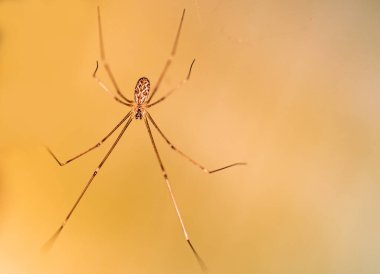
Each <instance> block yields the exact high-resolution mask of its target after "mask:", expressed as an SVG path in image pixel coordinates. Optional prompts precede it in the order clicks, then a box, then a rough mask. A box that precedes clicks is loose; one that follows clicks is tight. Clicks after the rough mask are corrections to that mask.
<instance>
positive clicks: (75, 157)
mask: <svg viewBox="0 0 380 274" xmlns="http://www.w3.org/2000/svg"><path fill="white" fill-rule="evenodd" d="M131 114H132V111H130V112H129V113H128V114H127V115H126V116H125V117H124V118H123V119H122V120H121V121H120V122H119V123H118V124H117V125H116V126H115V127H114V128H113V129H112V130H111V132H110V133H108V134H107V136H106V137H104V138H103V139H102V140H100V142H98V143H97V144H96V145H94V146H92V147H90V148H89V149H87V150H85V151H84V152H82V153H79V154H78V155H77V156H74V157H73V158H70V159H69V160H67V161H65V162H61V161H60V160H58V158H57V156H55V154H54V153H53V152H52V151H51V150H50V148H48V147H46V149H47V151H48V152H49V153H50V155H51V156H53V158H54V159H55V160H56V161H57V163H58V164H59V165H60V166H64V165H66V164H68V163H70V162H72V161H74V160H76V159H78V158H79V157H81V156H83V155H85V154H86V153H88V152H90V151H91V150H93V149H95V148H98V147H100V146H101V144H103V143H104V142H105V141H106V140H107V139H108V138H109V137H110V136H111V135H112V134H113V133H114V132H115V130H117V129H118V128H119V127H120V126H121V124H123V123H124V121H125V120H127V119H128V117H129V116H131Z"/></svg>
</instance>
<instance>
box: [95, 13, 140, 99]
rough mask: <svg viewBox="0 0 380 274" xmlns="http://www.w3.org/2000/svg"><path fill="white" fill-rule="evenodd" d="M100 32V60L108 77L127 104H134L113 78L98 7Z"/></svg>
mask: <svg viewBox="0 0 380 274" xmlns="http://www.w3.org/2000/svg"><path fill="white" fill-rule="evenodd" d="M98 30H99V44H100V58H101V61H102V64H103V66H104V69H105V70H106V72H107V74H108V76H109V77H110V79H111V82H112V85H113V86H114V88H115V90H116V92H117V94H119V95H120V97H121V98H123V99H124V100H125V101H126V102H127V103H133V101H132V100H129V99H128V98H127V97H125V96H124V95H123V94H122V93H121V91H120V89H119V86H118V85H117V83H116V80H115V77H114V76H113V73H112V71H111V68H110V66H109V65H108V63H107V60H106V55H105V52H104V43H103V32H102V22H101V18H100V8H99V6H98Z"/></svg>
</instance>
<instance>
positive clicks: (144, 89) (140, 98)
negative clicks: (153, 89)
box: [135, 77, 150, 104]
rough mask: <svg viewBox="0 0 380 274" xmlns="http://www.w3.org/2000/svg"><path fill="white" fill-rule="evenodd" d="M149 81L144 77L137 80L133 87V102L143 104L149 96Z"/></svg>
mask: <svg viewBox="0 0 380 274" xmlns="http://www.w3.org/2000/svg"><path fill="white" fill-rule="evenodd" d="M149 89H150V82H149V79H148V78H146V77H142V78H140V79H139V80H138V81H137V84H136V87H135V102H136V103H137V104H143V103H144V102H145V101H146V99H147V98H148V96H149Z"/></svg>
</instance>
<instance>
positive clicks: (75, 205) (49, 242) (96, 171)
mask: <svg viewBox="0 0 380 274" xmlns="http://www.w3.org/2000/svg"><path fill="white" fill-rule="evenodd" d="M132 120H133V117H129V119H128V121H127V123H126V124H125V125H124V127H123V129H122V131H121V132H120V133H119V135H118V136H117V139H116V141H115V142H114V143H113V144H112V146H111V148H110V149H109V151H108V152H107V154H106V156H104V158H103V160H102V161H101V162H100V164H99V165H98V167H97V168H96V169H95V171H94V173H93V174H92V176H91V178H90V180H89V181H88V182H87V184H86V186H85V187H84V189H83V190H82V192H81V193H80V195H79V197H78V198H77V200H76V201H75V203H74V205H73V207H72V208H71V210H70V211H69V213H68V214H67V216H66V218H65V220H64V221H63V223H62V224H61V226H60V227H59V228H58V229H57V231H56V232H55V233H54V234H53V236H52V237H51V238H50V240H49V241H48V242H47V243H46V245H45V246H46V247H47V248H48V247H50V246H51V245H52V243H53V242H54V241H55V239H56V238H57V237H58V235H59V233H60V232H61V231H62V229H63V228H64V227H65V225H66V223H67V221H68V220H69V219H70V217H71V215H72V214H73V212H74V210H75V209H76V207H77V206H78V204H79V202H80V201H81V199H82V197H83V195H84V194H85V193H86V191H87V189H88V188H89V186H90V185H91V183H92V181H93V180H94V179H95V177H96V175H97V174H98V172H99V170H100V169H101V168H102V166H103V165H104V163H105V162H106V160H107V159H108V157H109V156H110V154H111V152H112V151H113V150H114V148H115V147H116V145H117V143H118V142H119V141H120V138H121V137H122V136H123V134H124V132H125V131H126V130H127V128H128V126H129V124H130V123H131V122H132Z"/></svg>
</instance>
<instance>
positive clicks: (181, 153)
mask: <svg viewBox="0 0 380 274" xmlns="http://www.w3.org/2000/svg"><path fill="white" fill-rule="evenodd" d="M146 115H147V116H148V118H149V120H150V121H151V122H152V124H153V126H154V127H155V128H156V129H157V131H158V132H159V133H160V135H161V136H162V138H164V140H165V141H166V143H167V144H168V145H169V146H170V148H171V149H173V150H174V151H176V152H178V153H179V154H180V155H181V156H183V157H185V158H186V159H187V160H189V161H190V162H191V163H193V164H194V165H196V166H197V167H199V168H200V169H202V170H203V171H204V172H205V173H209V174H210V173H215V172H218V171H221V170H223V169H226V168H229V167H233V166H237V165H246V164H247V163H242V162H238V163H233V164H230V165H227V166H224V167H220V168H217V169H212V170H210V169H207V168H205V167H204V166H203V165H201V164H200V163H198V162H196V161H194V160H193V159H192V158H190V157H189V156H187V155H186V154H185V153H183V152H182V151H180V150H179V149H178V148H176V147H175V146H174V145H173V144H172V143H171V142H170V141H169V139H168V138H166V136H165V135H164V134H163V133H162V131H161V130H160V128H159V127H158V126H157V124H156V123H155V122H154V120H153V118H152V116H150V114H149V113H148V112H146Z"/></svg>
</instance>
